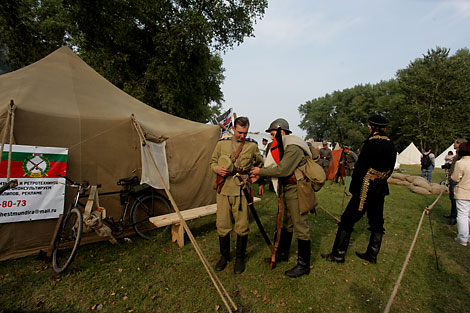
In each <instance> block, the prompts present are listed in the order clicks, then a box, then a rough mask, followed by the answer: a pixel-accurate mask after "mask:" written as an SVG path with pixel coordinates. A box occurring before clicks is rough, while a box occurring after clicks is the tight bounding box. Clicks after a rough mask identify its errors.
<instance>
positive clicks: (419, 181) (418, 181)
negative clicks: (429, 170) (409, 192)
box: [413, 177, 431, 191]
mask: <svg viewBox="0 0 470 313" xmlns="http://www.w3.org/2000/svg"><path fill="white" fill-rule="evenodd" d="M413 185H415V186H418V187H421V188H425V189H427V190H429V191H431V184H430V183H429V182H428V181H427V180H426V179H425V178H423V177H416V178H415V180H414V181H413Z"/></svg>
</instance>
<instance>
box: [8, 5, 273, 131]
mask: <svg viewBox="0 0 470 313" xmlns="http://www.w3.org/2000/svg"><path fill="white" fill-rule="evenodd" d="M266 6H267V0H232V1H200V0H133V1H128V0H105V1H94V0H93V1H92V0H42V1H34V0H20V1H13V0H6V2H5V3H2V4H0V10H1V11H0V12H1V19H0V30H2V33H3V34H2V35H0V40H1V42H0V43H1V45H3V46H4V47H5V48H6V49H5V51H6V53H5V55H6V57H7V60H8V64H9V65H10V66H11V67H12V69H17V68H20V67H22V66H24V65H27V64H29V63H32V62H34V61H36V60H38V59H39V58H41V57H44V56H45V55H47V54H48V53H50V52H52V51H53V50H55V49H56V48H58V47H60V46H62V45H63V44H67V45H69V46H71V47H73V48H74V50H75V51H76V52H77V53H78V54H79V55H80V57H81V58H82V59H84V60H85V61H86V62H87V63H88V64H90V65H91V66H92V67H93V68H94V69H95V70H97V71H98V72H99V73H100V74H101V75H103V76H104V77H106V78H107V79H108V80H109V81H111V82H112V83H113V84H115V85H116V86H118V87H119V88H121V89H123V90H124V91H126V92H127V93H129V94H131V95H132V96H134V97H136V98H138V99H139V100H141V101H143V102H144V103H147V104H149V105H151V106H153V107H155V108H158V109H160V110H163V111H165V112H168V113H171V114H174V115H177V116H181V117H184V118H189V119H192V120H196V121H201V122H205V121H207V120H208V119H209V118H210V116H211V115H212V114H214V112H218V109H219V107H220V104H221V103H222V101H223V94H222V91H221V88H220V86H221V84H222V82H223V80H224V75H223V71H224V69H223V67H222V59H221V57H220V56H219V53H221V52H224V51H225V50H227V49H230V48H233V47H234V46H235V45H237V44H240V43H242V42H243V40H244V38H245V37H247V36H252V35H253V24H254V23H255V22H256V20H257V19H259V18H261V17H262V16H263V14H264V10H265V8H266ZM20 38H21V39H20ZM213 104H215V105H213Z"/></svg>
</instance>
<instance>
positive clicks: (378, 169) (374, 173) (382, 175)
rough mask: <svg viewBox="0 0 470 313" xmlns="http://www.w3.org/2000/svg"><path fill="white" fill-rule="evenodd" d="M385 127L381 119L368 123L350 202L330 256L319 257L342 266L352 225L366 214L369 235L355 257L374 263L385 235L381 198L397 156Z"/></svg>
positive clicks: (352, 185)
mask: <svg viewBox="0 0 470 313" xmlns="http://www.w3.org/2000/svg"><path fill="white" fill-rule="evenodd" d="M388 123H389V121H388V120H387V119H386V118H385V117H383V116H381V115H374V116H373V117H371V118H370V119H369V132H370V135H369V138H368V139H367V140H366V141H365V142H364V145H363V147H362V150H361V154H360V155H359V158H358V160H357V162H356V164H355V166H354V171H353V174H352V181H351V186H350V188H349V191H350V192H351V194H352V198H351V200H350V201H349V203H348V206H347V207H346V210H345V211H344V213H343V215H342V216H341V221H340V222H339V223H338V231H337V233H336V238H335V242H334V244H333V249H332V251H331V253H329V254H322V255H321V256H322V257H323V258H326V259H327V260H328V261H331V262H338V263H344V257H345V255H346V251H347V249H348V246H349V239H350V237H351V232H352V231H353V228H354V224H355V223H356V222H357V221H359V220H360V219H361V218H362V216H363V215H364V214H365V213H366V212H367V219H368V221H369V226H370V227H369V230H370V232H371V235H370V239H369V245H368V247H367V250H366V252H365V253H360V252H356V255H357V256H358V257H360V258H361V259H364V260H367V261H369V262H371V263H374V264H375V263H377V254H378V253H379V250H380V245H381V244H382V236H383V233H384V231H385V229H384V227H383V224H384V219H383V208H384V200H385V199H384V198H385V196H386V195H388V194H389V190H388V184H387V178H388V177H390V175H391V174H392V172H393V167H394V165H395V159H396V155H397V152H396V150H395V146H394V145H393V143H392V142H391V140H390V138H388V137H387V135H386V134H385V130H386V126H387V125H388Z"/></svg>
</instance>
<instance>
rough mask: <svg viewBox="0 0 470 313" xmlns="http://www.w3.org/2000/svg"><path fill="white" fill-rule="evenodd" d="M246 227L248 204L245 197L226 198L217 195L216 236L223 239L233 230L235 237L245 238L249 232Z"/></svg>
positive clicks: (225, 196)
mask: <svg viewBox="0 0 470 313" xmlns="http://www.w3.org/2000/svg"><path fill="white" fill-rule="evenodd" d="M240 202H241V203H240ZM248 225H249V223H248V203H247V201H246V198H245V196H243V195H242V196H227V195H222V194H219V193H218V194H217V214H216V226H217V234H218V235H219V236H220V237H225V235H227V234H229V233H230V232H231V231H232V229H233V230H234V231H235V233H236V234H237V235H240V236H245V235H248V233H249V232H250V229H249V226H248Z"/></svg>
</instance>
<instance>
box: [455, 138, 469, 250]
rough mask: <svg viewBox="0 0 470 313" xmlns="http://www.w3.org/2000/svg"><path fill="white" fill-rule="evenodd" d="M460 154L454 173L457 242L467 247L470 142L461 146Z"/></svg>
mask: <svg viewBox="0 0 470 313" xmlns="http://www.w3.org/2000/svg"><path fill="white" fill-rule="evenodd" d="M458 154H459V156H460V160H458V161H457V162H456V163H455V167H454V171H453V173H452V180H453V181H454V182H456V183H457V185H456V186H455V189H454V197H455V201H456V203H457V230H458V234H457V237H455V241H456V242H457V243H460V244H461V245H462V246H466V245H467V242H468V239H469V237H468V227H469V223H470V142H465V143H462V144H460V146H459V150H458Z"/></svg>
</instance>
